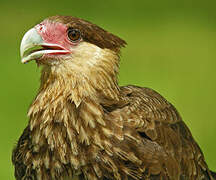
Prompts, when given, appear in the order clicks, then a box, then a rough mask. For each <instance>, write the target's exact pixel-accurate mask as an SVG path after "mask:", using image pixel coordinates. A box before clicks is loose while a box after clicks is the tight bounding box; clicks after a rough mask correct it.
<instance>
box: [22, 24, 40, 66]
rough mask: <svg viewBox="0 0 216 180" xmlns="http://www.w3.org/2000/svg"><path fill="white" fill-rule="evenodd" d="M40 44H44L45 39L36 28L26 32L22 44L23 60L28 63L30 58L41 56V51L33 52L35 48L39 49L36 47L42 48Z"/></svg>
mask: <svg viewBox="0 0 216 180" xmlns="http://www.w3.org/2000/svg"><path fill="white" fill-rule="evenodd" d="M40 44H43V39H42V38H41V36H40V35H39V34H38V33H37V30H36V29H35V28H32V29H30V30H29V31H28V32H27V33H25V35H24V36H23V39H22V41H21V46H20V55H21V62H22V63H27V62H28V61H30V60H33V59H36V58H39V57H41V54H40V53H38V52H39V51H35V52H33V51H34V50H37V48H36V47H38V48H40V49H41V47H40Z"/></svg>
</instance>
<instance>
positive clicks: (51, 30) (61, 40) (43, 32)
mask: <svg viewBox="0 0 216 180" xmlns="http://www.w3.org/2000/svg"><path fill="white" fill-rule="evenodd" d="M35 28H36V30H37V32H38V34H40V36H41V37H42V39H43V41H44V42H45V43H49V44H57V45H58V46H60V47H61V48H62V49H64V50H67V51H71V47H73V46H75V45H77V43H73V42H71V41H70V40H69V39H68V36H67V29H68V28H67V26H66V25H64V24H62V23H58V22H50V21H43V22H42V23H40V24H38V25H36V26H35Z"/></svg>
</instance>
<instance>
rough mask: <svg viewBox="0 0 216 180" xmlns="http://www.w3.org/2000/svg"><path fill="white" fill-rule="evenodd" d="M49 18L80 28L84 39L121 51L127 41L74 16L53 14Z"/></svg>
mask: <svg viewBox="0 0 216 180" xmlns="http://www.w3.org/2000/svg"><path fill="white" fill-rule="evenodd" d="M48 20H51V21H56V22H61V23H63V24H66V25H67V26H68V28H74V29H79V30H80V32H81V33H82V38H83V40H84V41H86V42H89V43H92V44H95V45H97V46H98V47H100V48H107V49H111V50H113V51H116V52H119V50H120V48H121V47H124V46H125V45H126V44H127V43H126V42H125V41H124V40H122V39H121V38H119V37H117V36H115V35H114V34H112V33H109V32H107V31H105V30H104V29H102V28H100V27H99V26H97V25H96V24H92V23H91V22H89V21H86V20H83V19H80V18H77V17H72V16H58V15H57V16H52V17H49V18H48Z"/></svg>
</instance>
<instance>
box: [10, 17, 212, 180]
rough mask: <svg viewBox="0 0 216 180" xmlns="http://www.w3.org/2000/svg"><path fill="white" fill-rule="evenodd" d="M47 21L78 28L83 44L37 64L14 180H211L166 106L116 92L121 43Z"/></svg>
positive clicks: (134, 92) (71, 21)
mask: <svg viewBox="0 0 216 180" xmlns="http://www.w3.org/2000/svg"><path fill="white" fill-rule="evenodd" d="M47 21H48V22H51V23H60V24H65V25H66V26H67V27H70V28H71V27H72V28H75V29H79V30H80V31H81V33H82V41H80V42H79V45H75V48H74V49H73V51H72V55H68V56H58V58H54V57H53V56H52V58H53V59H52V58H51V59H49V58H44V57H43V58H39V59H36V61H37V63H38V64H42V66H43V69H42V75H41V86H40V89H39V92H38V94H37V96H36V98H35V99H34V101H33V102H32V104H31V106H30V109H29V112H28V116H29V123H28V126H27V127H26V129H25V130H24V132H23V134H22V135H21V137H20V139H19V141H18V143H17V146H16V147H15V148H14V151H13V157H12V160H13V164H14V166H15V177H16V179H17V180H29V179H31V180H72V179H76V178H78V179H80V180H81V179H88V180H102V179H104V180H105V179H110V180H121V179H122V180H139V179H146V180H201V179H203V180H207V179H208V180H213V177H212V175H211V172H210V171H209V169H208V166H207V164H206V162H205V160H204V156H203V154H202V152H201V150H200V148H199V146H198V145H197V143H196V142H195V140H194V139H193V137H192V135H191V133H190V131H189V129H188V128H187V126H186V125H185V123H184V122H183V121H182V119H181V117H180V115H179V114H178V112H177V111H176V109H175V108H174V107H173V106H172V105H171V104H170V103H169V102H168V101H166V100H165V99H164V98H163V97H162V96H161V95H159V94H158V93H157V92H155V91H153V90H151V89H149V88H142V87H137V86H124V87H119V85H118V82H117V74H118V66H119V54H118V53H119V50H120V48H121V47H122V46H124V45H125V42H124V41H123V40H121V39H120V38H118V37H116V36H114V35H112V34H110V33H108V32H106V31H105V30H103V29H101V28H99V27H98V26H96V25H93V24H91V23H89V22H87V21H84V20H81V19H78V18H74V17H69V16H66V17H65V16H55V17H51V18H48V19H46V20H45V22H47ZM54 59H55V60H56V59H57V62H55V64H53V62H51V61H50V60H53V61H54ZM62 59H64V60H62Z"/></svg>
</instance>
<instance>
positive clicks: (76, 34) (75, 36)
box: [68, 29, 81, 42]
mask: <svg viewBox="0 0 216 180" xmlns="http://www.w3.org/2000/svg"><path fill="white" fill-rule="evenodd" d="M68 38H69V39H70V40H71V41H72V42H77V41H79V40H80V39H81V33H80V31H79V30H77V29H69V30H68Z"/></svg>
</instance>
